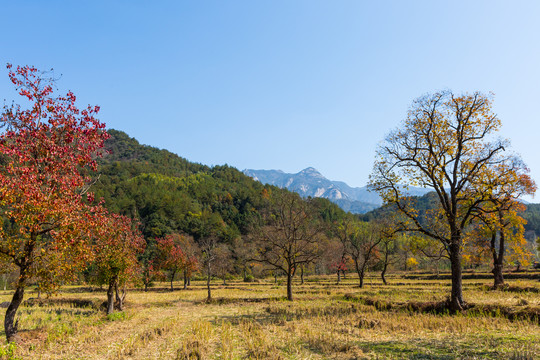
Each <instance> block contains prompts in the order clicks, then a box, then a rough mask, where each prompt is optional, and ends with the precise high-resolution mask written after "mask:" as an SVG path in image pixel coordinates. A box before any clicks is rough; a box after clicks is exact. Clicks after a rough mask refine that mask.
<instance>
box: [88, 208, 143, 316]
mask: <svg viewBox="0 0 540 360" xmlns="http://www.w3.org/2000/svg"><path fill="white" fill-rule="evenodd" d="M104 216H105V220H104V226H103V227H101V228H100V229H99V232H98V233H97V234H96V242H95V245H94V251H95V254H96V259H95V269H96V274H95V276H96V281H98V282H99V283H105V284H108V289H107V315H109V314H112V313H113V311H114V301H113V297H114V294H115V291H116V294H117V307H118V308H119V309H120V310H122V309H123V302H124V299H125V286H126V284H127V283H129V282H130V281H134V280H135V279H136V277H137V273H138V271H139V264H138V262H137V255H138V254H139V253H142V251H143V250H144V245H145V242H144V238H143V237H142V235H141V233H140V232H139V231H138V229H136V228H134V225H133V224H132V222H131V220H130V219H129V218H127V217H125V216H120V215H116V214H110V215H108V214H104ZM119 289H122V293H123V294H121V295H120V294H119Z"/></svg>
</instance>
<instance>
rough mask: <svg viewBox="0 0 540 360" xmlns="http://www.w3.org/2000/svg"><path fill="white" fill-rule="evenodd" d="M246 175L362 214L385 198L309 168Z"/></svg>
mask: <svg viewBox="0 0 540 360" xmlns="http://www.w3.org/2000/svg"><path fill="white" fill-rule="evenodd" d="M244 174H246V175H248V176H250V177H252V178H253V179H254V180H258V181H260V182H262V183H263V184H270V185H274V186H277V187H280V188H287V189H289V190H291V191H294V192H297V193H299V194H300V195H301V196H303V197H308V196H311V197H322V198H326V199H328V200H330V201H332V202H334V203H336V204H337V205H339V206H340V207H341V208H342V209H343V210H345V211H350V212H352V213H358V214H363V213H365V212H368V211H370V210H373V209H376V208H378V207H379V206H381V205H382V199H381V198H380V196H379V195H378V194H376V193H373V192H370V191H369V190H368V189H367V186H363V187H351V186H349V185H347V184H346V183H344V182H342V181H332V180H329V179H327V178H325V177H324V176H323V175H322V174H321V173H320V172H319V171H317V170H316V169H315V168H312V167H308V168H306V169H304V170H302V171H300V172H298V173H296V174H289V173H285V172H283V171H281V170H253V169H246V170H244ZM408 192H409V194H410V195H415V196H422V195H424V194H426V193H427V192H429V190H428V189H424V188H410V189H409V191H408Z"/></svg>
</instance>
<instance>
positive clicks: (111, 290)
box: [107, 275, 118, 315]
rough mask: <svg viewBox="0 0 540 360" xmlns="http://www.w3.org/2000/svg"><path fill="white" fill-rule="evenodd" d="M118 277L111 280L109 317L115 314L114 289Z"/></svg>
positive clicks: (108, 305)
mask: <svg viewBox="0 0 540 360" xmlns="http://www.w3.org/2000/svg"><path fill="white" fill-rule="evenodd" d="M117 279H118V276H117V275H114V276H112V277H111V279H110V280H109V288H108V289H107V315H110V314H112V313H113V312H114V287H115V286H116V280H117Z"/></svg>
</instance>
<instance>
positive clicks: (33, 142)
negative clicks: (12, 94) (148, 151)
mask: <svg viewBox="0 0 540 360" xmlns="http://www.w3.org/2000/svg"><path fill="white" fill-rule="evenodd" d="M7 68H8V70H9V78H10V80H11V82H12V83H13V84H14V85H15V87H16V89H17V90H18V92H19V95H21V96H23V97H24V98H25V103H28V104H29V106H28V107H27V108H25V109H23V108H22V107H21V106H20V105H11V106H4V109H3V112H2V114H1V115H0V127H1V129H2V131H1V132H0V162H1V163H2V166H1V167H0V216H2V218H3V222H2V224H1V228H0V254H1V256H2V257H4V258H5V259H7V260H9V261H10V262H11V263H12V264H14V265H15V266H16V267H17V268H18V269H19V278H18V280H17V282H16V285H15V293H14V295H13V298H12V300H11V303H10V305H9V307H8V309H7V311H6V316H5V321H4V327H5V331H6V337H7V339H8V341H13V340H14V339H15V335H16V333H17V324H16V323H15V324H14V319H15V314H16V312H17V309H18V307H19V305H20V304H21V302H22V300H23V296H24V289H25V287H26V286H27V285H28V283H29V281H30V280H31V279H32V278H36V277H39V278H40V284H42V285H43V286H44V287H46V288H48V289H53V288H54V286H55V285H57V284H59V282H60V281H62V280H64V279H65V278H66V277H69V276H71V275H72V274H74V272H75V271H76V270H78V269H80V268H81V266H82V265H83V264H84V263H86V262H87V261H88V258H89V256H91V252H90V251H88V247H89V232H90V230H91V229H92V228H93V227H95V226H96V225H97V223H96V222H97V221H98V220H97V218H96V217H94V216H93V213H94V212H95V211H96V210H98V209H99V208H100V206H99V205H97V206H92V205H90V202H87V201H85V197H88V198H89V199H90V200H92V194H91V193H89V192H88V189H89V184H90V178H89V176H88V174H90V171H92V170H96V167H97V164H96V161H95V158H96V156H97V155H99V150H100V149H101V148H102V147H103V143H104V141H105V139H107V137H108V134H107V133H106V131H105V130H104V128H105V125H104V124H103V123H101V122H99V121H98V120H97V119H96V118H95V116H96V114H97V113H98V111H99V107H97V106H95V107H91V106H88V107H87V108H86V109H84V110H79V109H78V108H77V107H76V106H75V100H76V98H75V95H74V94H73V93H72V92H68V93H67V94H66V95H64V96H56V97H55V96H54V94H53V93H54V91H53V90H54V89H53V86H54V79H53V78H51V77H50V76H49V74H48V73H45V72H41V71H38V70H37V69H36V68H34V67H29V66H24V67H17V68H16V69H13V67H12V66H11V65H10V64H8V65H7Z"/></svg>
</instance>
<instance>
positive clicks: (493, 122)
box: [370, 91, 528, 310]
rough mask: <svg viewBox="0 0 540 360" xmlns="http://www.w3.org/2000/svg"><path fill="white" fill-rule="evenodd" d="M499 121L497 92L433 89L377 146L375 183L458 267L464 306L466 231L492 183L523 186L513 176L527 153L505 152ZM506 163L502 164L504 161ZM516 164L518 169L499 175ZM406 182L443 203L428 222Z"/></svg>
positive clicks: (520, 171)
mask: <svg viewBox="0 0 540 360" xmlns="http://www.w3.org/2000/svg"><path fill="white" fill-rule="evenodd" d="M500 126H501V121H500V120H499V118H498V117H497V116H496V115H495V114H494V113H493V111H492V96H490V95H484V94H481V93H478V92H476V93H473V94H464V95H455V94H453V93H452V92H450V91H443V92H437V93H434V94H428V95H425V96H423V97H420V98H418V99H417V100H415V101H414V103H413V105H412V107H411V108H410V110H409V113H408V116H407V118H406V119H405V121H404V122H403V124H402V126H401V127H400V128H398V129H396V130H394V131H392V132H391V133H390V134H389V135H388V137H387V138H386V140H385V141H384V142H383V143H382V144H381V145H380V146H379V148H378V150H377V157H376V161H375V165H374V169H373V172H372V174H371V177H370V188H371V189H373V190H375V191H377V192H378V193H379V194H380V195H381V196H382V197H383V199H384V201H385V202H386V203H388V204H393V205H395V206H396V207H397V208H398V209H399V211H400V212H401V214H402V215H403V216H404V218H405V219H406V221H403V222H402V224H401V228H402V229H403V230H404V231H409V232H417V233H421V234H423V235H425V236H428V237H431V238H433V239H435V240H437V241H439V242H440V243H441V245H442V246H443V247H444V250H445V252H446V253H447V254H448V258H449V259H450V264H451V272H452V289H451V294H450V301H449V304H448V306H449V308H450V309H452V310H461V309H463V307H464V306H465V301H464V299H463V288H462V247H463V237H464V230H465V228H466V227H467V226H468V224H469V223H470V221H471V219H472V217H473V215H474V214H475V213H479V212H482V208H481V207H482V204H484V203H485V202H486V201H489V198H490V196H491V195H492V193H493V190H494V189H496V188H499V187H504V188H505V192H506V193H507V194H510V195H511V196H512V197H515V196H516V194H517V193H518V192H519V189H518V188H519V185H516V183H515V182H514V181H512V180H511V179H516V178H520V177H523V176H527V172H528V170H527V168H526V167H525V166H524V165H523V163H522V161H521V159H520V158H519V157H518V156H517V155H515V154H512V153H509V152H507V151H506V149H507V148H508V147H509V143H508V141H506V140H501V139H497V138H495V137H494V135H495V134H496V133H497V131H498V130H499V128H500ZM501 165H504V166H501ZM499 171H510V172H512V173H514V174H516V176H500V175H501V174H499V173H498V172H499ZM407 186H421V187H425V188H429V189H432V190H433V191H434V192H435V193H436V196H437V202H438V203H439V205H440V208H439V211H438V213H437V214H433V215H434V216H430V218H428V219H426V220H424V221H422V220H421V218H420V216H419V212H418V209H417V208H416V207H415V202H414V201H412V199H411V198H410V197H408V196H407V193H406V188H407Z"/></svg>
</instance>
